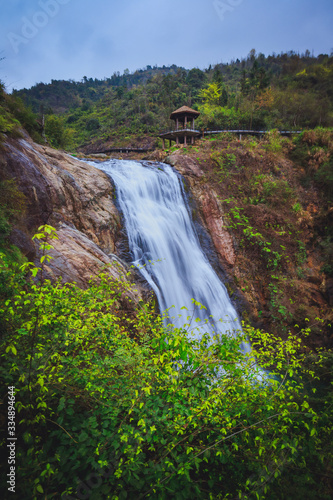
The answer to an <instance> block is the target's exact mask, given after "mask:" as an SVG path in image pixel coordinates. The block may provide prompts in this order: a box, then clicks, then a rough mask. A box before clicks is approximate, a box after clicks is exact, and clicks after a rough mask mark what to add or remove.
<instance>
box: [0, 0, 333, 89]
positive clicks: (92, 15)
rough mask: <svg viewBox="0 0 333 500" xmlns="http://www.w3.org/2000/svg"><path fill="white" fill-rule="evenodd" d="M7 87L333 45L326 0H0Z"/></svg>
mask: <svg viewBox="0 0 333 500" xmlns="http://www.w3.org/2000/svg"><path fill="white" fill-rule="evenodd" d="M0 4H1V17H0V56H2V57H4V59H3V60H2V61H0V79H1V80H2V81H3V82H4V83H5V85H6V87H7V90H8V91H10V90H11V89H12V88H16V89H20V88H23V87H27V88H28V87H31V86H32V85H34V84H35V83H39V82H45V83H48V82H50V81H51V79H54V80H58V79H65V80H69V79H73V80H81V79H82V77H83V76H87V77H88V78H89V77H93V78H104V77H109V76H111V75H112V74H113V73H114V72H115V71H119V72H120V73H123V71H124V70H125V69H126V68H128V69H129V70H130V71H131V72H132V71H135V70H136V69H140V68H144V67H145V66H147V65H148V64H149V65H151V66H154V65H155V64H156V65H158V66H163V65H164V64H165V65H171V64H177V65H179V66H183V67H185V68H187V69H191V68H193V67H199V68H201V69H204V68H207V67H208V66H209V64H212V65H213V64H216V63H219V62H229V61H230V60H231V59H236V58H237V57H238V58H240V59H241V58H242V57H246V56H247V54H248V53H249V51H250V50H251V49H252V48H255V49H256V51H257V52H263V53H264V54H265V55H269V54H272V53H273V52H275V53H280V52H285V51H289V50H294V51H296V52H300V53H302V52H305V50H306V49H309V50H310V51H311V52H312V51H313V53H314V55H318V54H321V53H328V54H330V53H331V50H332V49H333V37H332V34H333V1H332V0H270V1H268V0H136V1H135V0H0Z"/></svg>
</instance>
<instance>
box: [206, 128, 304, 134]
mask: <svg viewBox="0 0 333 500" xmlns="http://www.w3.org/2000/svg"><path fill="white" fill-rule="evenodd" d="M278 132H279V134H281V135H292V134H301V132H302V131H301V130H278ZM223 133H229V134H244V135H246V134H248V135H264V134H269V133H270V130H228V129H225V130H205V131H203V132H202V133H201V135H202V136H205V135H208V134H223Z"/></svg>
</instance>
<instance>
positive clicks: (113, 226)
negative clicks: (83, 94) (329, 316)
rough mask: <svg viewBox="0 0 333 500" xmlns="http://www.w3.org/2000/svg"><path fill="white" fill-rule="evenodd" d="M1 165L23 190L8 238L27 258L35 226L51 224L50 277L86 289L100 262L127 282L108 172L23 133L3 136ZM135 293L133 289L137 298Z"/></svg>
mask: <svg viewBox="0 0 333 500" xmlns="http://www.w3.org/2000/svg"><path fill="white" fill-rule="evenodd" d="M1 168H2V170H3V171H4V172H5V174H6V176H7V177H12V178H14V179H15V180H16V183H17V184H18V187H19V189H20V190H21V191H22V192H23V193H24V194H25V196H26V200H27V210H26V215H25V218H24V222H23V224H22V223H21V225H20V226H18V227H16V228H14V230H13V232H12V234H11V242H12V243H14V244H16V245H17V246H18V247H19V248H20V249H21V251H22V252H23V253H24V254H25V255H26V256H27V257H28V258H29V259H30V260H38V248H37V247H36V246H35V245H34V244H33V243H32V242H31V236H32V235H33V233H34V232H35V231H36V229H37V228H38V226H40V225H42V224H50V225H52V226H54V227H55V228H56V230H57V234H58V237H59V239H58V240H54V241H53V242H52V244H53V246H54V249H53V250H51V251H50V252H49V253H50V254H51V255H52V257H53V259H52V260H51V261H50V263H49V265H48V266H47V271H48V274H49V276H50V277H51V278H54V279H56V278H58V277H60V276H61V277H62V278H63V281H65V282H73V281H75V282H77V283H78V284H79V285H80V286H81V287H86V286H87V283H88V281H89V279H90V277H91V276H95V275H96V274H98V272H99V271H101V270H102V269H103V268H105V266H107V269H108V272H109V273H110V274H111V275H112V276H114V277H116V278H120V279H122V280H124V279H125V280H126V279H127V278H126V277H125V274H126V272H127V271H128V269H127V267H126V265H125V264H124V263H123V262H121V261H120V259H119V258H118V257H117V256H116V255H115V252H116V247H117V243H118V242H119V240H120V231H121V223H120V216H119V213H118V211H117V209H116V207H115V205H114V203H113V198H114V192H113V187H112V184H111V182H110V179H109V178H108V176H107V175H106V174H105V173H103V172H102V171H101V170H99V169H97V168H95V167H94V166H91V165H89V164H88V163H85V162H82V161H79V160H76V159H75V158H73V157H71V156H70V155H67V154H65V153H63V152H60V151H57V150H54V149H52V148H50V147H48V146H41V145H38V144H35V143H33V142H32V141H31V139H30V138H29V137H28V136H25V137H24V138H23V139H18V140H14V139H11V140H7V142H6V143H5V144H4V146H3V151H2V154H1ZM139 296H140V293H139V292H138V297H139Z"/></svg>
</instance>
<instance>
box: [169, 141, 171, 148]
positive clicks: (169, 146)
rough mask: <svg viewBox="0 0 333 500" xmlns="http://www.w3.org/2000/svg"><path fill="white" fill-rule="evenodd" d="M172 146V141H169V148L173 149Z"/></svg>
mask: <svg viewBox="0 0 333 500" xmlns="http://www.w3.org/2000/svg"><path fill="white" fill-rule="evenodd" d="M171 146H172V140H171V139H169V147H170V148H171Z"/></svg>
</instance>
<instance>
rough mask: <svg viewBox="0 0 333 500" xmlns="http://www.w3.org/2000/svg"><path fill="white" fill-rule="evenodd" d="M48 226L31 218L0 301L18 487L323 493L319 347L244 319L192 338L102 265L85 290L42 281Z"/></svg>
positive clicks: (207, 494) (112, 492) (39, 491)
mask: <svg viewBox="0 0 333 500" xmlns="http://www.w3.org/2000/svg"><path fill="white" fill-rule="evenodd" d="M56 237H57V236H56V233H55V232H54V229H53V228H51V227H50V226H43V227H41V228H39V233H38V234H37V235H35V238H36V239H38V240H39V241H40V242H41V244H40V248H41V251H42V257H41V264H40V266H39V267H38V268H37V267H35V266H32V265H29V264H26V265H25V266H24V267H25V268H26V269H27V268H29V267H30V269H31V272H32V275H33V277H35V279H33V280H31V281H29V280H28V281H27V283H26V284H25V286H24V287H22V288H21V289H20V288H17V287H16V289H15V291H14V293H13V295H12V296H10V297H9V298H8V299H7V300H6V301H4V303H3V304H2V305H1V309H0V314H1V320H2V322H3V323H4V324H5V325H6V333H5V335H4V337H3V339H2V343H1V347H0V353H1V356H2V364H1V368H0V375H1V379H2V382H3V384H2V388H7V387H8V386H13V385H14V386H15V387H16V391H17V393H16V401H17V404H16V411H17V421H20V425H19V426H18V427H17V431H16V432H17V437H18V440H17V449H16V451H17V469H16V470H17V494H18V495H19V498H20V499H22V500H25V499H27V500H28V499H29V500H31V499H33V498H45V497H47V498H52V497H56V498H63V499H66V498H67V499H68V498H70V499H73V498H82V497H83V496H84V495H85V496H84V498H92V499H104V498H105V499H106V498H112V499H114V500H115V499H123V498H124V499H125V498H136V497H138V498H154V499H169V498H174V499H190V498H198V499H201V498H202V499H206V498H207V499H208V498H212V499H213V498H214V499H215V498H236V497H237V498H244V499H245V498H248V499H250V498H254V497H257V498H270V499H271V498H273V499H274V498H276V499H278V498H279V499H280V498H281V496H280V490H281V484H283V486H284V488H286V485H288V484H289V485H291V484H292V483H293V480H294V479H295V477H296V478H303V483H304V484H306V485H307V489H308V491H310V490H312V491H313V498H318V495H319V496H320V498H326V497H327V493H329V489H327V488H326V489H325V484H316V483H314V484H313V482H312V479H313V477H315V474H316V473H317V471H318V470H321V469H320V466H318V464H319V463H321V464H324V463H325V464H326V465H325V466H326V469H327V470H329V460H330V458H331V457H332V453H331V450H330V448H329V444H328V443H329V442H330V436H331V424H330V418H331V413H332V412H331V408H330V406H329V396H328V395H327V394H326V397H325V398H324V399H323V400H322V401H321V404H320V408H317V406H318V405H317V406H316V403H315V402H313V401H312V400H313V392H314V389H315V386H316V384H317V382H316V377H317V375H318V369H319V368H317V366H318V367H320V366H321V365H322V364H323V359H324V356H323V355H317V356H315V357H314V358H313V359H312V362H311V364H310V366H307V365H306V364H305V361H306V355H305V354H304V353H302V351H301V350H300V347H301V339H300V338H297V337H293V336H291V335H289V337H288V339H285V340H283V341H282V340H280V339H278V338H275V337H273V336H271V335H268V334H266V333H264V332H261V331H258V330H255V329H253V328H251V327H248V328H244V334H241V333H240V332H239V333H238V334H236V335H235V336H233V335H231V336H229V335H221V336H219V337H218V338H216V339H215V342H213V343H212V341H211V338H210V337H209V335H203V337H202V339H201V340H196V339H195V338H193V337H192V336H191V335H190V333H189V331H187V330H186V329H179V328H175V327H172V326H171V325H169V326H167V327H166V326H165V325H164V323H163V321H162V319H161V318H160V316H158V315H156V313H155V312H154V309H153V307H152V306H150V305H149V304H145V303H143V302H139V303H138V304H137V305H134V306H133V308H132V309H133V311H134V313H133V312H132V313H131V314H126V313H125V312H124V306H123V307H121V304H122V303H124V300H125V301H127V302H128V301H129V300H130V298H129V297H130V295H131V293H130V292H131V286H130V285H129V284H127V283H125V282H119V281H116V280H114V279H113V278H111V277H110V275H109V274H108V272H107V270H106V271H105V272H104V273H102V274H101V275H100V276H99V277H98V278H97V279H95V280H92V281H91V283H90V287H89V288H88V289H87V290H81V289H79V288H78V287H77V286H76V285H75V284H64V285H62V284H61V283H60V282H57V283H55V284H51V283H50V282H49V281H47V280H46V281H45V280H44V279H43V267H44V265H45V263H47V262H48V261H49V260H50V258H49V256H48V255H47V252H48V250H49V249H50V248H51V247H52V245H51V243H52V238H56ZM36 278H37V281H36ZM16 286H17V285H16ZM126 296H127V299H125V297H126ZM194 305H196V306H197V307H202V306H200V304H197V303H196V304H194ZM191 315H192V312H191V311H189V317H190V316H191ZM231 327H232V325H231ZM301 334H302V335H304V334H306V332H304V331H303V332H301ZM248 340H250V341H251V342H252V353H251V354H250V355H244V354H243V352H242V350H241V349H240V347H241V344H242V342H244V341H248ZM325 359H326V358H325ZM259 366H260V367H261V368H260V369H259V368H258V367H259ZM267 369H269V370H270V375H269V377H268V376H267V375H264V373H265V372H264V370H267ZM323 372H324V373H325V370H323ZM318 383H319V382H318ZM312 389H313V390H312ZM5 396H6V389H5V390H4V393H3V397H5ZM309 465H311V467H313V470H311V472H310V473H309V471H308V467H309ZM326 469H324V471H326ZM309 474H310V479H309V478H308V476H309ZM3 477H6V476H5V475H3ZM4 481H5V479H4ZM2 487H3V490H4V491H5V488H6V485H5V484H3V485H2ZM287 489H288V488H287ZM316 495H317V496H316ZM325 495H326V496H325ZM286 498H287V497H286ZM293 498H300V497H297V495H296V496H294V497H293ZM302 498H304V497H302ZM307 498H312V497H310V496H308V497H307ZM327 498H328V497H327Z"/></svg>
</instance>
